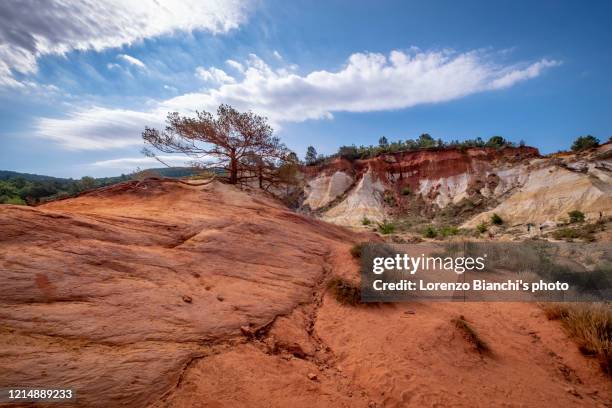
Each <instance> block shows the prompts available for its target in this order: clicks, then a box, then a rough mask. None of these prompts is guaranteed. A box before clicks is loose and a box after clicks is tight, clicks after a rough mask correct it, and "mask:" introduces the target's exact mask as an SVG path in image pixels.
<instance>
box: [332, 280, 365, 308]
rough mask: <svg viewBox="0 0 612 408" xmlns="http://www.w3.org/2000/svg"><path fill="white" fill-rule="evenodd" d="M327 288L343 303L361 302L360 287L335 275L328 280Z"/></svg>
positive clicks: (353, 303)
mask: <svg viewBox="0 0 612 408" xmlns="http://www.w3.org/2000/svg"><path fill="white" fill-rule="evenodd" d="M327 288H328V289H329V290H331V292H332V293H333V295H334V297H335V298H336V300H337V301H338V302H339V303H341V304H343V305H350V306H356V305H358V304H359V303H361V288H360V287H359V286H358V285H357V284H355V283H352V282H349V281H347V280H345V279H342V278H339V277H335V278H332V279H331V280H330V281H329V283H328V284H327Z"/></svg>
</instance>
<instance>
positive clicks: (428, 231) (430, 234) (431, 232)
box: [423, 225, 438, 238]
mask: <svg viewBox="0 0 612 408" xmlns="http://www.w3.org/2000/svg"><path fill="white" fill-rule="evenodd" d="M437 235H438V232H437V231H436V229H435V228H434V227H432V226H431V225H430V226H428V227H427V228H425V229H424V230H423V236H424V237H425V238H435V237H436V236H437Z"/></svg>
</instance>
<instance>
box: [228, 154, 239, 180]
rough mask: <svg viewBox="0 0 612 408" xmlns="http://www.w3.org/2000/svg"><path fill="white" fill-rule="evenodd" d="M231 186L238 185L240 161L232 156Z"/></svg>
mask: <svg viewBox="0 0 612 408" xmlns="http://www.w3.org/2000/svg"><path fill="white" fill-rule="evenodd" d="M229 182H230V184H237V183H238V161H237V160H236V156H234V155H231V156H230V179H229Z"/></svg>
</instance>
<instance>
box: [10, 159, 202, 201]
mask: <svg viewBox="0 0 612 408" xmlns="http://www.w3.org/2000/svg"><path fill="white" fill-rule="evenodd" d="M146 171H147V173H151V174H158V175H160V176H161V177H169V178H180V177H189V176H193V175H195V174H197V173H198V171H199V170H197V169H194V168H192V167H162V168H153V169H147V170H146ZM134 176H135V175H133V174H122V175H120V176H115V177H100V178H93V177H88V176H85V177H82V178H81V179H77V180H75V179H72V178H61V177H52V176H44V175H40V174H30V173H20V172H16V171H9V170H0V204H26V203H28V204H36V203H39V202H42V201H48V200H53V199H57V198H64V197H71V196H74V195H76V194H78V193H80V192H81V191H84V190H89V189H92V188H96V187H103V186H108V185H112V184H116V183H120V182H122V181H127V180H131V179H132V178H133V177H134Z"/></svg>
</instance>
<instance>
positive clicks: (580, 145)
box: [572, 135, 599, 152]
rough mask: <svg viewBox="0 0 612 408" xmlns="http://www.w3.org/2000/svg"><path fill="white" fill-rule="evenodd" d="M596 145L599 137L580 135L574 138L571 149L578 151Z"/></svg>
mask: <svg viewBox="0 0 612 408" xmlns="http://www.w3.org/2000/svg"><path fill="white" fill-rule="evenodd" d="M597 146H599V139H597V138H596V137H594V136H591V135H586V136H580V137H579V138H578V139H576V140H574V143H573V144H572V150H573V151H575V152H579V151H581V150H585V149H590V148H593V147H597Z"/></svg>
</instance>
